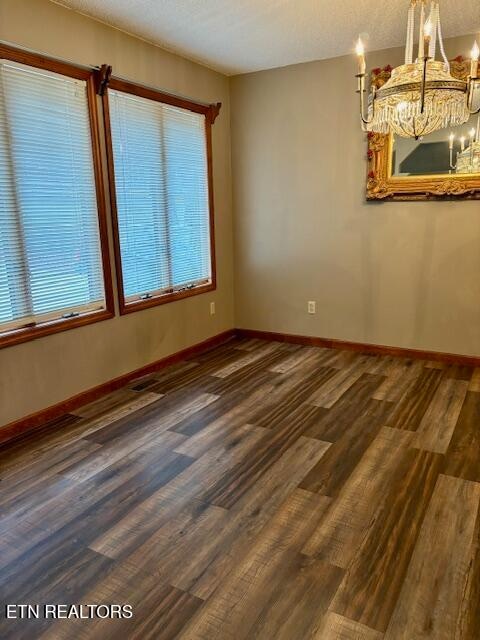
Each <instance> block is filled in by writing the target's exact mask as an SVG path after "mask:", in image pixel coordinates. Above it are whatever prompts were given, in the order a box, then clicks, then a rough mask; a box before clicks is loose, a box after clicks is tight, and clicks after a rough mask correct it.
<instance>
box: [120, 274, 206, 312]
mask: <svg viewBox="0 0 480 640" xmlns="http://www.w3.org/2000/svg"><path fill="white" fill-rule="evenodd" d="M216 288H217V285H216V283H215V282H209V283H208V284H204V285H202V286H200V287H195V288H194V289H186V290H184V291H176V292H174V293H164V294H162V295H158V296H153V297H152V298H147V299H146V300H135V301H134V302H124V301H122V300H120V315H125V314H127V313H134V312H135V311H142V310H143V309H149V308H150V307H157V306H159V305H161V304H168V303H169V302H175V301H176V300H183V299H185V298H191V297H192V296H198V295H200V294H202V293H207V292H208V291H215V289H216Z"/></svg>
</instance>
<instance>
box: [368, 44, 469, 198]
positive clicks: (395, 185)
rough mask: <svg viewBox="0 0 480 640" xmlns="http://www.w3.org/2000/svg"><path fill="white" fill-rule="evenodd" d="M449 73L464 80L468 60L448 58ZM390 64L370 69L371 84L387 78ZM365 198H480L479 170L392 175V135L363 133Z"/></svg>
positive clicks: (467, 69)
mask: <svg viewBox="0 0 480 640" xmlns="http://www.w3.org/2000/svg"><path fill="white" fill-rule="evenodd" d="M450 65H451V66H450V70H451V74H452V76H454V77H455V78H458V79H460V80H466V79H467V78H468V75H469V73H470V61H469V60H467V59H466V58H464V57H463V56H458V57H457V58H455V59H454V60H451V61H450ZM391 71H392V67H390V66H386V67H384V68H383V69H373V71H372V73H371V82H372V84H373V85H374V86H375V87H377V88H380V87H381V86H382V85H383V84H385V82H387V80H388V79H389V78H390V74H391ZM367 140H368V152H367V157H368V174H367V200H432V199H435V198H449V199H454V198H467V199H476V198H480V174H473V175H471V176H470V175H467V174H458V175H455V176H453V175H448V176H446V175H441V174H440V175H425V176H412V177H410V176H408V177H405V176H397V177H395V176H392V147H393V135H392V134H386V135H385V134H381V133H373V132H372V131H370V132H369V133H368V134H367Z"/></svg>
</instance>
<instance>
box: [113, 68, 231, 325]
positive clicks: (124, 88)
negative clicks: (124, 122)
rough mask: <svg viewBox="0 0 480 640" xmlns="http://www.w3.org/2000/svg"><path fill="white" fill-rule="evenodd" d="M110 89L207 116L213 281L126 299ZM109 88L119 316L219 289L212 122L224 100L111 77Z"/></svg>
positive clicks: (206, 140) (114, 241) (206, 138)
mask: <svg viewBox="0 0 480 640" xmlns="http://www.w3.org/2000/svg"><path fill="white" fill-rule="evenodd" d="M108 89H113V90H117V91H121V92H123V93H129V94H132V95H135V96H139V97H141V98H147V99H149V100H155V101H156V102H162V103H164V104H169V105H172V106H174V107H180V108H181V109H187V110H188V111H193V112H194V113H200V114H203V115H204V116H205V144H206V151H207V188H208V205H209V224H210V265H211V274H212V278H211V282H208V283H207V284H205V285H200V286H197V287H194V288H192V289H185V290H182V291H175V292H171V293H162V294H160V295H156V296H152V297H151V298H148V299H143V300H142V299H140V300H134V301H127V300H126V299H125V293H124V288H123V271H122V256H121V251H120V233H119V225H118V212H117V198H116V190H115V169H114V159H113V146H112V132H111V127H110V108H109V101H108ZM108 89H107V91H105V92H104V94H103V118H104V130H105V139H106V149H107V163H108V181H109V190H110V202H111V211H112V220H113V244H114V253H115V267H116V274H117V293H118V303H119V312H120V315H125V314H127V313H134V312H135V311H142V310H143V309H149V308H150V307H156V306H158V305H162V304H167V303H169V302H175V301H177V300H183V299H185V298H190V297H192V296H197V295H200V294H202V293H207V292H208V291H214V290H215V289H216V288H217V272H216V256H215V211H214V203H213V160H212V125H213V123H214V122H215V119H216V118H217V116H218V114H219V112H220V107H221V103H220V102H218V103H216V104H201V103H198V102H193V101H192V100H188V99H186V98H179V97H177V96H173V95H171V94H168V93H164V92H162V91H157V90H156V89H151V88H149V87H145V86H143V85H139V84H135V83H133V82H127V81H126V80H121V79H120V78H111V79H110V81H109V83H108Z"/></svg>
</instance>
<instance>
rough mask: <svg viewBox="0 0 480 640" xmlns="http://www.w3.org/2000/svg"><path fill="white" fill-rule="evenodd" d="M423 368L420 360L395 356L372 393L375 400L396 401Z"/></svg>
mask: <svg viewBox="0 0 480 640" xmlns="http://www.w3.org/2000/svg"><path fill="white" fill-rule="evenodd" d="M422 370H423V363H422V361H421V360H409V359H406V358H395V359H394V362H393V363H392V366H391V368H389V369H388V370H387V372H386V373H385V375H386V378H385V380H384V382H383V383H382V384H381V385H380V386H379V387H378V389H377V391H376V392H375V393H374V394H373V396H372V397H373V398H374V399H375V400H387V401H388V402H398V401H399V400H400V399H401V398H402V396H403V395H404V394H405V392H406V391H407V390H408V388H409V387H410V386H411V384H412V382H413V381H414V380H415V379H416V378H418V377H419V375H420V374H421V372H422Z"/></svg>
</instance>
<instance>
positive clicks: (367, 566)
mask: <svg viewBox="0 0 480 640" xmlns="http://www.w3.org/2000/svg"><path fill="white" fill-rule="evenodd" d="M399 458H400V459H401V464H400V465H399V466H398V467H397V469H396V470H395V472H394V474H393V475H392V477H391V478H389V490H388V492H387V495H386V496H385V499H384V501H383V503H382V505H381V508H380V509H379V510H378V511H377V512H376V513H375V516H374V518H373V520H372V522H371V523H370V524H369V525H368V529H367V532H366V535H365V537H364V540H363V542H362V544H361V546H360V548H359V549H358V553H357V554H356V556H355V557H354V558H353V560H352V562H351V564H350V565H349V566H348V568H347V571H346V573H345V577H344V579H343V581H342V583H341V585H340V587H339V589H338V591H337V593H336V595H335V598H334V600H333V602H332V605H331V609H332V611H335V613H339V614H340V615H343V616H345V617H346V618H350V619H352V620H356V621H357V622H361V623H362V624H364V625H366V626H367V627H371V628H372V629H376V630H377V631H381V632H385V631H386V629H387V626H388V623H389V621H390V617H391V615H392V612H393V608H394V606H395V604H396V601H397V598H398V595H399V593H400V589H401V587H402V583H403V580H404V577H405V574H406V572H407V568H408V563H409V561H410V558H411V555H412V553H413V549H414V547H415V543H416V540H417V536H418V533H419V530H420V526H421V523H422V520H423V517H424V515H425V511H426V509H427V507H428V504H429V501H430V498H431V495H432V493H433V490H434V487H435V483H436V481H437V478H438V475H439V472H440V470H441V467H442V464H443V456H441V455H439V454H436V453H431V452H430V451H419V450H417V449H407V450H406V451H405V452H403V455H401V456H399Z"/></svg>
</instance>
